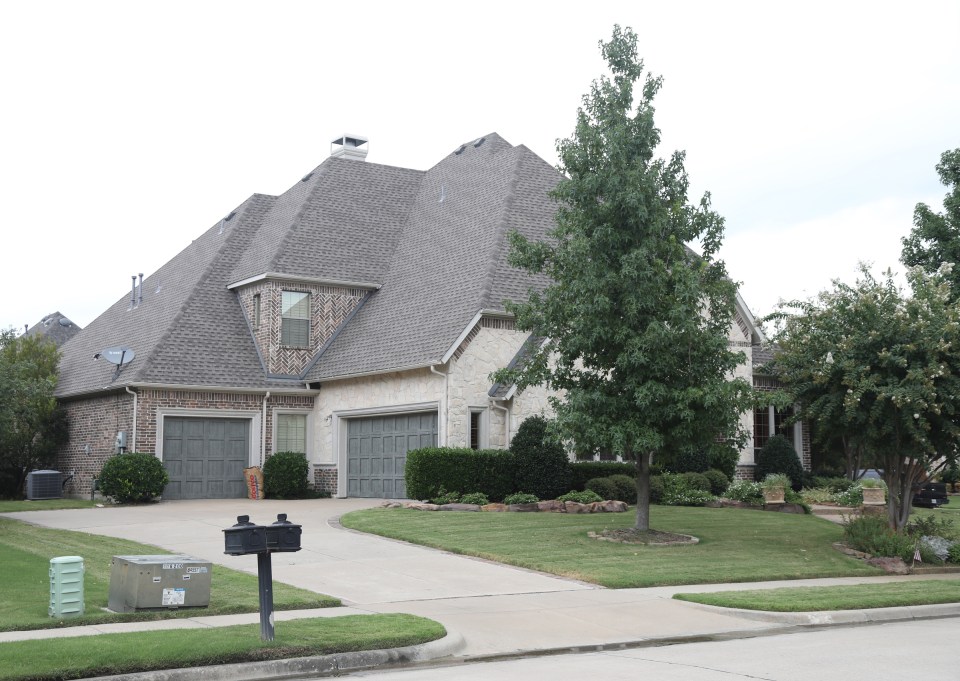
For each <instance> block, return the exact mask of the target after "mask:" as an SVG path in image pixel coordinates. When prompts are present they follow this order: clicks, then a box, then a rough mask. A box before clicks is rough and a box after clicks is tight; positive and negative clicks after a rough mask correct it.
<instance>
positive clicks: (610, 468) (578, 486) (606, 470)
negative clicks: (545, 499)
mask: <svg viewBox="0 0 960 681" xmlns="http://www.w3.org/2000/svg"><path fill="white" fill-rule="evenodd" d="M612 475H628V476H630V477H631V478H635V477H636V475H637V467H636V465H635V464H632V463H620V462H617V461H577V462H576V463H572V464H570V488H571V489H575V490H584V489H586V486H587V480H592V479H593V478H609V477H610V476H612ZM634 499H636V494H634Z"/></svg>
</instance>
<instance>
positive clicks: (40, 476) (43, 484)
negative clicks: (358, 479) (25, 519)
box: [27, 471, 63, 501]
mask: <svg viewBox="0 0 960 681" xmlns="http://www.w3.org/2000/svg"><path fill="white" fill-rule="evenodd" d="M60 478H61V474H60V471H31V472H29V473H27V499H29V500H30V501H38V500H40V499H59V498H60V497H62V496H63V488H62V487H61V486H60Z"/></svg>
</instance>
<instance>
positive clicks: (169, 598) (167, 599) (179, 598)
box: [162, 589, 187, 605]
mask: <svg viewBox="0 0 960 681" xmlns="http://www.w3.org/2000/svg"><path fill="white" fill-rule="evenodd" d="M186 597H187V590H186V589H164V590H163V601H162V605H183V602H184V599H186Z"/></svg>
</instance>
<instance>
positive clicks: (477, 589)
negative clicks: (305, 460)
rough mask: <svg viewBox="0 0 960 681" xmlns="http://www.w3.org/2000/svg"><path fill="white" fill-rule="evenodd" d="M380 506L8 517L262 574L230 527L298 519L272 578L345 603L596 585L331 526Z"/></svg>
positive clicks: (335, 502) (280, 505) (199, 506)
mask: <svg viewBox="0 0 960 681" xmlns="http://www.w3.org/2000/svg"><path fill="white" fill-rule="evenodd" d="M380 503H381V500H379V499H310V500H299V501H278V500H269V499H266V500H261V501H251V500H247V499H205V500H200V501H196V500H194V501H165V502H161V503H159V504H152V505H149V506H123V507H105V508H93V509H79V510H67V511H29V512H22V513H8V514H4V515H6V516H8V517H12V518H17V519H18V520H23V521H26V522H29V523H34V524H36V525H40V526H43V527H52V528H58V529H65V530H78V531H80V532H89V533H91V534H99V535H105V536H108V537H120V538H122V539H132V540H134V541H138V542H143V543H145V544H153V545H155V546H159V547H162V548H164V549H167V550H169V551H174V552H177V553H185V554H188V555H192V556H195V557H198V558H205V559H207V560H210V561H212V562H214V563H217V564H220V565H225V566H227V567H231V568H234V569H238V570H244V571H246V572H249V573H251V574H256V572H257V561H256V557H255V556H228V555H225V554H224V553H223V532H222V530H223V529H224V528H226V527H230V526H231V525H233V524H234V523H235V522H236V518H237V516H238V515H249V516H250V519H251V520H252V521H253V522H255V523H258V524H269V523H271V522H273V521H274V520H276V516H277V514H278V513H286V514H287V515H288V519H289V520H290V521H291V522H294V523H298V524H300V525H302V526H303V536H302V539H301V545H302V547H303V548H302V550H301V551H298V552H296V553H276V554H274V555H273V576H274V578H275V579H277V580H278V581H281V582H285V583H287V584H292V585H294V586H299V587H302V588H304V589H309V590H311V591H316V592H319V593H325V594H329V595H331V596H336V597H337V598H340V599H341V600H343V602H344V604H346V605H354V604H357V605H359V604H363V605H373V604H377V603H395V602H400V601H422V600H433V599H441V598H456V597H471V596H491V595H493V596H496V595H505V594H532V593H545V592H557V591H583V590H588V589H595V588H596V587H594V586H591V585H588V584H582V583H579V582H575V581H570V580H565V579H560V578H557V577H551V576H548V575H543V574H540V573H537V572H531V571H529V570H523V569H520V568H513V567H509V566H505V565H500V564H495V563H490V562H487V561H483V560H479V559H475V558H467V557H464V556H456V555H453V554H449V553H444V552H442V551H437V550H434V549H429V548H424V547H420V546H413V545H411V544H406V543H403V542H397V541H393V540H389V539H383V538H380V537H374V536H371V535H366V534H361V533H358V532H352V531H349V530H344V529H338V528H336V527H334V526H331V524H330V523H329V521H330V520H331V519H332V518H336V517H338V516H340V515H343V514H345V513H349V512H350V511H355V510H357V509H362V508H370V507H373V506H377V505H379V504H380Z"/></svg>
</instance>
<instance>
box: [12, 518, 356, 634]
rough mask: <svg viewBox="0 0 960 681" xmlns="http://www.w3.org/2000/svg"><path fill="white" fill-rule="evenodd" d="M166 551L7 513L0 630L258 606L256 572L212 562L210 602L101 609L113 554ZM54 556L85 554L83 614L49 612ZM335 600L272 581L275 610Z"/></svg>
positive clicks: (247, 609) (336, 602)
mask: <svg viewBox="0 0 960 681" xmlns="http://www.w3.org/2000/svg"><path fill="white" fill-rule="evenodd" d="M166 553H169V551H165V550H163V549H159V548H157V547H156V546H148V545H146V544H139V543H137V542H132V541H127V540H125V539H114V538H112V537H102V536H99V535H92V534H86V533H84V532H72V531H68V530H51V529H47V528H42V527H36V526H35V525H28V524H27V523H22V522H19V521H17V520H12V519H10V518H0V556H2V560H0V565H2V566H3V580H2V581H0V631H10V630H17V629H39V628H45V627H56V626H75V625H79V624H94V623H102V622H124V621H130V620H144V619H166V618H170V617H178V616H195V615H197V614H203V615H224V614H229V613H238V612H258V611H259V608H260V603H259V600H258V598H259V597H258V591H257V577H256V575H250V574H247V573H244V572H239V571H237V570H230V569H228V568H225V567H221V566H219V565H214V566H213V574H212V577H211V589H210V606H209V607H208V608H202V609H197V608H187V609H184V610H163V611H159V612H137V613H129V614H116V613H111V612H107V611H105V610H104V608H106V606H107V596H108V593H109V589H110V561H111V558H112V557H113V556H117V555H158V554H166ZM57 556H82V557H83V563H84V570H85V578H84V591H85V593H84V596H85V602H86V614H85V615H84V616H82V617H78V618H72V619H67V620H62V621H60V620H55V619H52V618H51V617H49V616H48V614H47V607H48V605H49V602H50V575H49V569H50V559H51V558H55V557H57ZM336 605H340V601H339V600H337V599H335V598H331V597H330V596H325V595H323V594H316V593H313V592H311V591H306V590H305V589H298V588H296V587H292V586H288V585H286V584H281V583H279V582H276V583H275V584H274V607H275V609H276V610H295V609H304V608H323V607H329V606H336Z"/></svg>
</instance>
